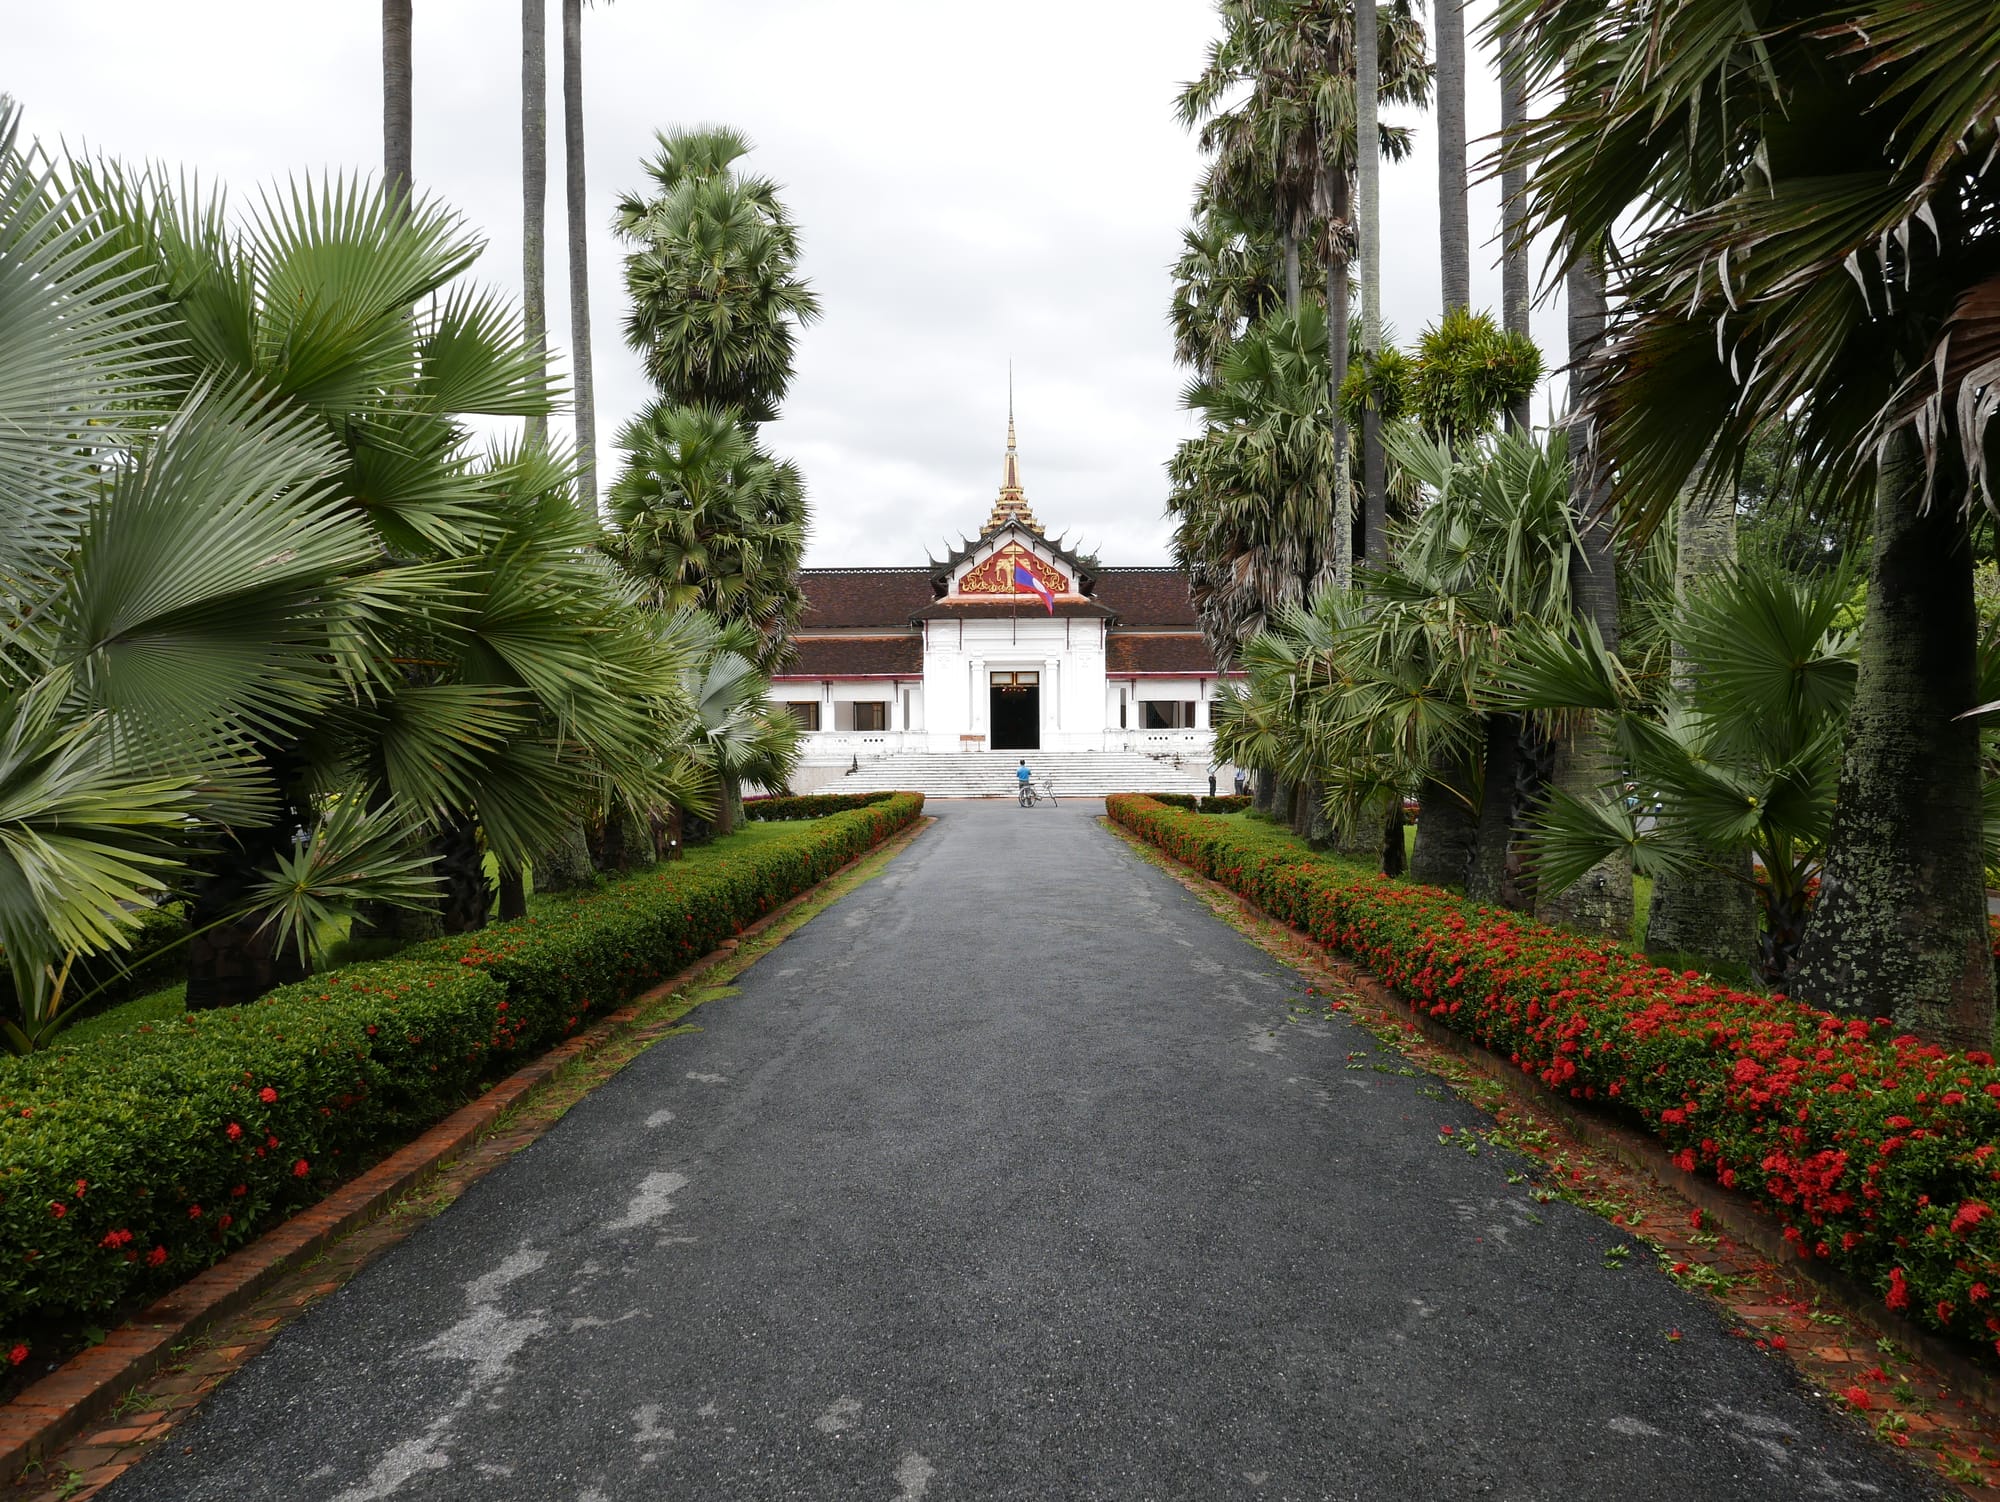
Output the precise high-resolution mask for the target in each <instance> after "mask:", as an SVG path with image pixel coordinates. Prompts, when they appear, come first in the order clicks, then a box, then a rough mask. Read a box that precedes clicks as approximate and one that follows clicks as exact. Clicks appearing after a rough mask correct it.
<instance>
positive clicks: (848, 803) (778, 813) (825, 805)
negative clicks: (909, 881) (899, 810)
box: [743, 793, 897, 819]
mask: <svg viewBox="0 0 2000 1502" xmlns="http://www.w3.org/2000/svg"><path fill="white" fill-rule="evenodd" d="M896 796H897V795H896V794H894V793H801V794H800V795H799V796H797V797H796V798H745V799H744V800H743V817H744V818H746V819H823V818H825V817H826V816H827V815H828V814H844V813H847V812H849V811H850V810H852V809H857V808H872V807H874V806H875V805H876V804H878V803H885V802H887V801H888V800H889V799H891V798H894V797H896Z"/></svg>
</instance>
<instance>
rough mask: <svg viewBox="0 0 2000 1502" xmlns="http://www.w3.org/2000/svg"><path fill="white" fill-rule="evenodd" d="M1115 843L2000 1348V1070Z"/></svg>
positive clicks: (1431, 911) (1604, 957)
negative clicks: (1378, 987) (1272, 925)
mask: <svg viewBox="0 0 2000 1502" xmlns="http://www.w3.org/2000/svg"><path fill="white" fill-rule="evenodd" d="M1105 806H1106V811H1107V813H1108V814H1109V815H1110V817H1111V818H1112V819H1113V820H1115V821H1116V822H1117V823H1119V824H1121V825H1123V826H1124V827H1125V828H1127V829H1130V830H1131V831H1132V832H1133V833H1134V834H1136V835H1138V836H1139V837H1141V838H1142V839H1145V840H1146V841H1148V842H1149V843H1151V844H1154V845H1157V846H1158V847H1159V848H1160V849H1162V850H1164V851H1165V852H1166V853H1167V854H1169V855H1171V856H1173V857H1174V858H1175V859H1176V860H1178V861H1180V862H1182V863H1183V864H1184V865H1187V866H1189V867H1191V868H1192V869H1194V870H1195V871H1197V872H1199V873H1200V874H1201V875H1204V876H1207V877H1209V878H1211V879H1212V880H1214V881H1217V882H1219V883H1220V884H1221V885H1223V886H1225V887H1227V888H1229V889H1230V890H1231V891H1234V892H1236V893H1237V894H1238V895H1240V896H1242V897H1245V898H1247V899H1248V900H1249V901H1251V902H1252V903H1254V904H1255V905H1256V906H1257V907H1259V908H1261V909H1262V910H1263V911H1264V912H1266V913H1268V914H1269V915H1271V916H1272V917H1274V918H1277V919H1279V920H1280V921H1283V922H1287V923H1290V924H1292V925H1293V926H1295V927H1297V928H1300V929H1302V930H1304V931H1305V932H1306V933H1307V934H1308V935H1309V936H1310V937H1312V938H1313V939H1315V940H1316V941H1318V942H1319V943H1321V944H1323V945H1325V946H1327V947H1328V948H1330V949H1334V950H1338V951H1340V952H1342V953H1345V954H1348V955H1350V956H1353V957H1354V958H1355V959H1357V960H1359V961H1361V962H1362V963H1364V964H1365V965H1366V966H1367V967H1368V968H1369V969H1370V970H1372V971H1373V972H1374V973H1375V974H1376V975H1377V976H1378V977H1380V978H1381V979H1382V980H1383V981H1384V982H1385V983H1387V984H1388V985H1390V986H1393V987H1394V988H1395V989H1396V990H1398V991H1399V992H1401V993H1402V994H1403V995H1404V996H1405V997H1406V998H1408V999H1409V1001H1410V1002H1411V1003H1412V1004H1413V1005H1415V1006H1416V1007H1417V1008H1418V1009H1420V1010H1421V1011H1423V1012H1425V1013H1427V1014H1428V1015H1429V1016H1431V1017H1432V1018H1434V1019H1436V1020H1437V1021H1439V1022H1441V1023H1443V1024H1444V1025H1445V1026H1448V1027H1450V1028H1451V1029H1453V1030H1454V1031H1456V1032H1459V1033H1463V1034H1465V1035H1467V1036H1469V1037H1471V1038H1473V1039H1474V1040H1475V1041H1477V1042H1479V1043H1481V1044H1482V1045H1484V1046H1485V1047H1486V1048H1488V1049H1490V1050H1492V1051H1493V1052H1494V1053H1496V1054H1498V1055H1500V1056H1501V1057H1502V1058H1505V1059H1508V1060H1510V1061H1511V1062H1512V1063H1513V1064H1514V1065H1516V1066H1517V1067H1518V1068H1520V1069H1521V1070H1523V1071H1524V1072H1526V1073H1528V1074H1531V1075H1534V1076H1535V1077H1537V1078H1538V1079H1539V1080H1540V1081H1541V1082H1542V1084H1543V1085H1544V1086H1546V1087H1547V1088H1549V1089H1551V1090H1554V1091H1557V1092H1560V1093H1562V1094H1566V1095H1568V1096H1570V1097H1572V1098H1575V1099H1579V1100H1587V1101H1593V1102H1596V1103H1598V1104H1599V1105H1601V1106H1604V1107H1608V1108H1610V1109H1612V1110H1614V1111H1616V1112H1620V1113H1623V1114H1625V1115H1627V1116H1629V1117H1630V1118H1632V1119H1634V1120H1635V1121H1637V1122H1638V1123H1640V1124H1642V1125H1643V1126H1644V1127H1645V1128H1646V1129H1647V1130H1648V1131H1649V1132H1650V1133H1651V1134H1652V1135H1654V1136H1655V1137H1657V1138H1658V1139H1660V1140H1661V1141H1663V1142H1664V1143H1665V1144H1666V1146H1667V1147H1668V1149H1669V1150H1670V1151H1671V1152H1672V1154H1673V1157H1674V1162H1675V1164H1676V1166H1678V1167H1680V1168H1681V1169H1683V1170H1686V1171H1690V1172H1706V1173H1708V1174H1711V1175H1713V1176H1714V1177H1715V1178H1716V1179H1717V1180H1718V1181H1719V1182H1720V1183H1721V1184H1722V1185H1723V1186H1724V1187H1725V1188H1729V1189H1734V1190H1736V1191H1738V1192H1740V1193H1745V1194H1747V1195H1749V1196H1751V1197H1752V1198H1754V1199H1756V1200H1758V1201H1760V1202H1762V1203H1763V1204H1764V1205H1765V1206H1767V1207H1768V1208H1769V1209H1770V1210H1772V1211H1773V1213H1774V1214H1775V1215H1776V1217H1777V1218H1778V1220H1779V1221H1780V1223H1781V1226H1782V1230H1783V1235H1784V1238H1785V1240H1786V1242H1787V1243H1788V1244H1789V1245H1790V1246H1791V1247H1792V1249H1793V1251H1794V1252H1795V1253H1796V1255H1798V1256H1799V1257H1801V1258H1806V1259H1811V1260H1817V1261H1821V1262H1824V1263H1826V1264H1827V1265H1829V1266H1831V1267H1834V1268H1837V1269H1839V1270H1840V1271H1842V1272H1844V1273H1846V1274H1847V1275H1849V1276H1851V1277H1853V1278H1855V1279H1857V1280H1859V1281H1861V1282H1862V1283H1864V1284H1866V1285H1867V1286H1868V1287H1869V1288H1871V1289H1872V1290H1873V1291H1874V1292H1875V1293H1876V1294H1877V1295H1878V1296H1879V1297H1881V1298H1882V1299H1883V1300H1884V1302H1886V1303H1887V1304H1888V1306H1889V1307H1890V1308H1891V1309H1894V1310H1897V1311H1899V1312H1901V1313H1903V1314H1904V1315H1906V1317H1908V1318H1911V1319H1913V1320H1914V1321H1916V1322H1917V1323H1918V1324H1920V1325H1922V1326H1925V1327H1928V1328H1930V1329H1933V1330H1938V1331H1942V1332H1944V1333H1946V1334H1948V1335H1951V1336H1954V1337H1957V1338H1961V1339H1964V1340H1968V1341H1977V1342H1980V1343H1982V1344H1984V1343H1987V1342H1992V1343H1993V1346H1994V1347H1995V1348H1996V1349H2000V1339H1996V1337H2000V1299H1996V1297H1995V1291H1996V1290H2000V1217H1996V1215H1995V1213H1994V1200H1995V1199H1996V1198H2000V1190H1996V1188H1995V1183H1996V1181H2000V1069H1996V1068H1995V1067H1994V1061H1993V1058H1992V1056H1991V1055H1990V1054H1987V1053H1985V1052H1968V1053H1963V1054H1961V1053H1954V1052H1950V1051H1948V1050H1946V1049H1943V1048H1939V1047H1936V1046H1934V1045H1928V1044H1923V1043H1920V1042H1919V1041H1918V1040H1917V1039H1915V1038H1913V1037H1909V1036H1893V1035H1892V1029H1891V1027H1890V1024H1889V1023H1888V1022H1887V1021H1886V1020H1884V1019H1877V1020H1876V1021H1874V1022H1861V1021H1854V1020H1850V1019H1846V1018H1841V1017H1836V1016H1833V1015H1831V1014H1829V1013H1826V1012H1821V1011H1818V1010H1816V1009H1814V1008H1812V1007H1808V1006H1804V1005H1802V1004H1800V1003H1798V1002H1794V1001H1791V1000H1789V999H1787V998H1785V997H1783V996H1759V995H1755V994H1751V993H1748V992H1743V991H1737V990H1733V989H1730V988H1729V987H1726V986H1720V985H1715V984H1713V983H1710V982H1708V981H1705V980H1704V979H1703V978H1702V977H1700V976H1699V975H1697V974H1696V973H1695V972H1693V971H1682V972H1675V971H1672V970H1668V969H1665V968H1663V967H1661V966H1657V965H1654V964H1653V963H1651V962H1650V961H1649V960H1647V959H1646V958H1645V957H1644V956H1643V955H1639V954H1635V953H1633V952H1632V951H1631V950H1629V949H1626V948H1624V947H1622V946H1620V945H1617V944H1613V943H1610V942H1609V941H1605V940H1597V939H1586V938H1582V937H1579V936H1578V935H1576V934H1572V933H1567V932H1564V931H1562V930H1559V929H1554V928H1550V927H1547V926H1545V925H1542V924H1538V923H1535V922H1533V921H1532V920H1530V919H1528V918H1525V917H1523V916H1522V915H1521V914H1518V913H1512V912H1507V911H1505V910H1502V909H1496V908H1489V907H1483V906H1480V905H1478V904H1475V903H1471V902H1467V901H1465V900H1463V899H1461V898H1458V897H1456V896H1454V895H1452V894H1451V893H1449V892H1445V891H1442V890H1440V889H1437V888H1434V887H1420V886H1413V885H1410V884H1408V883H1404V882H1400V881H1392V880H1391V879H1389V878H1387V877H1383V876H1379V875H1374V874H1372V873H1368V872H1366V871H1364V870H1362V869H1360V868H1358V867H1355V866H1351V865H1346V864H1344V863H1341V862H1338V861H1336V860H1333V859H1331V858H1328V857H1324V856H1318V855H1315V854H1313V853H1312V852H1310V851H1307V850H1304V849H1302V848H1301V847H1300V846H1298V845H1297V844H1295V843H1293V842H1291V841H1289V840H1287V839H1285V838H1284V837H1283V836H1281V835H1279V834H1277V832H1275V831H1266V830H1261V829H1258V828H1256V827H1254V826H1252V827H1245V826H1244V825H1243V824H1241V823H1240V822H1233V821H1223V820H1218V819H1214V818H1210V817H1205V816H1202V815H1189V814H1185V813H1181V812H1179V811H1177V810H1174V809H1170V808H1166V807H1164V806H1162V805H1161V804H1160V803H1158V802H1157V801H1156V800H1154V799H1150V798H1146V797H1142V796H1135V795H1117V796H1114V797H1111V798H1108V799H1106V800H1105Z"/></svg>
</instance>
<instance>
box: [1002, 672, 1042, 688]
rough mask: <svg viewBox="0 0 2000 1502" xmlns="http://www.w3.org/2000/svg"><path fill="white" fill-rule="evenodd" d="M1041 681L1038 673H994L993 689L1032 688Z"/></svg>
mask: <svg viewBox="0 0 2000 1502" xmlns="http://www.w3.org/2000/svg"><path fill="white" fill-rule="evenodd" d="M1041 681H1042V675H1041V674H1040V673H995V674H994V675H993V686H994V687H995V688H1034V687H1035V686H1036V685H1037V684H1039V683H1040V682H1041Z"/></svg>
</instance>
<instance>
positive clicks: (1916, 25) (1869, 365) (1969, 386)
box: [1496, 0, 2000, 1047]
mask: <svg viewBox="0 0 2000 1502" xmlns="http://www.w3.org/2000/svg"><path fill="white" fill-rule="evenodd" d="M1991 20H1992V18H1991V15H1990V12H1989V11H1988V8H1987V7H1985V6H1982V5H1977V4H1968V3H1954V4H1931V3H1919V0H1842V3H1834V0H1798V3H1794V4H1786V5H1782V6H1772V7H1738V8H1735V9H1731V8H1727V7H1683V8H1680V9H1676V10H1672V11H1670V12H1661V11H1659V10H1658V9H1657V8H1656V7H1650V6H1643V5H1639V4H1634V3H1624V0H1614V3H1610V4H1605V3H1601V0H1505V3H1504V4H1503V5H1502V7H1501V10H1500V13H1499V15H1498V17H1497V18H1496V24H1498V25H1500V26H1501V27H1503V28H1505V29H1508V30H1511V31H1512V32H1513V33H1514V34H1515V36H1516V37H1517V38H1519V40H1520V43H1521V48H1520V55H1521V57H1522V59H1523V62H1524V73H1525V75H1526V77H1525V82H1526V83H1527V86H1528V87H1529V88H1530V90H1534V89H1536V88H1538V87H1541V86H1549V85H1553V84H1554V83H1555V82H1557V81H1558V80H1564V79H1566V80H1568V82H1569V84H1570V87H1568V88H1567V89H1566V90H1565V91H1564V102H1563V104H1562V105H1561V106H1559V107H1558V108H1557V109H1555V110H1554V111H1552V112H1551V113H1550V114H1549V115H1548V116H1546V117H1544V118H1543V119H1541V120H1538V121H1536V122H1534V123H1533V124H1532V125H1531V126H1529V127H1527V128H1525V129H1524V130H1523V132H1522V133H1521V136H1520V137H1519V139H1518V141H1517V142H1516V143H1515V146H1514V147H1513V148H1512V154H1513V155H1515V156H1516V157H1517V158H1518V159H1519V160H1520V161H1521V162H1522V164H1523V165H1527V166H1531V167H1533V168H1534V176H1533V179H1532V183H1531V186H1530V189H1529V191H1528V195H1527V199H1526V203H1527V209H1528V221H1527V222H1528V227H1529V228H1530V229H1533V230H1544V229H1545V230H1547V231H1549V232H1550V233H1551V234H1552V235H1553V237H1554V239H1555V242H1556V244H1557V247H1558V254H1559V255H1560V257H1561V258H1562V261H1563V263H1564V264H1576V263H1581V262H1584V261H1585V260H1586V259H1587V258H1588V257H1589V256H1591V255H1592V254H1594V253H1595V250H1596V248H1597V247H1599V246H1601V245H1602V244H1603V243H1604V242H1605V240H1606V238H1607V236H1608V235H1610V234H1611V233H1612V232H1613V230H1614V229H1617V230H1618V232H1619V234H1620V244H1619V248H1620V263H1619V265H1620V271H1619V282H1618V287H1617V292H1618V307H1619V313H1618V318H1617V322H1616V323H1615V325H1614V326H1613V327H1612V329H1611V330H1610V335H1609V339H1608V341H1607V344H1606V348H1605V351H1604V356H1603V359H1602V362H1601V363H1602V366H1603V377H1602V379H1601V380H1599V381H1598V382H1596V384H1595V386H1594V389H1593V391H1592V392H1591V395H1590V410H1589V414H1588V415H1589V417H1590V419H1591V420H1592V421H1594V422H1595V424H1596V427H1597V431H1598V432H1599V433H1600V434H1601V435H1602V440H1603V443H1604V444H1605V446H1606V449H1607V451H1608V452H1610V453H1614V454H1616V456H1617V459H1618V475H1619V484H1620V486H1621V489H1622V490H1623V492H1624V497H1625V501H1626V503H1627V506H1628V509H1629V510H1630V511H1631V512H1632V514H1633V515H1634V516H1635V517H1636V518H1637V519H1638V520H1639V521H1640V522H1641V523H1642V524H1650V523H1653V522H1656V521H1657V520H1659V519H1660V518H1662V517H1664V516H1665V515H1667V514H1668V512H1669V508H1670V507H1671V505H1672V504H1673V501H1674V499H1675V497H1676V496H1678V495H1679V494H1680V493H1681V491H1682V490H1683V489H1684V487H1685V485H1686V483H1687V481H1688V480H1689V478H1690V477H1691V476H1700V477H1719V476H1723V475H1726V474H1728V473H1729V472H1730V471H1731V470H1733V468H1734V467H1735V466H1736V464H1737V463H1738V462H1739V461H1740V459H1741V457H1742V456H1743V455H1744V453H1745V452H1746V450H1747V449H1748V447H1749V445H1750V443H1751V441H1752V437H1753V435H1754V434H1755V432H1756V430H1757V429H1758V428H1759V427H1760V426H1761V425H1763V424H1766V423H1769V422H1771V421H1774V420H1778V419H1781V418H1782V420H1784V421H1785V422H1786V423H1787V425H1788V427H1789V430H1790V432H1791V434H1792V436H1793V438H1794V441H1795V443H1796V445H1797V450H1798V457H1799V461H1800V465H1801V468H1802V471H1803V472H1804V473H1806V474H1807V475H1809V476H1811V477H1812V478H1813V482H1814V484H1815V486H1816V488H1817V489H1818V490H1819V491H1820V492H1821V493H1822V494H1823V495H1824V496H1825V497H1826V498H1828V499H1829V500H1830V501H1832V502H1834V503H1836V504H1839V505H1844V506H1845V507H1846V508H1847V510H1848V512H1849V513H1850V514H1851V515H1856V516H1859V515H1862V514H1865V513H1867V512H1868V511H1869V510H1870V509H1871V508H1872V510H1873V515H1874V533H1873V537H1874V541H1873V550H1874V551H1873V559H1872V563H1871V571H1870V577H1869V585H1868V604H1867V617H1866V618H1867V628H1866V632H1865V634H1864V638H1863V642H1862V647H1861V668H1860V676H1859V682H1858V684H1857V688H1856V693H1855V700H1854V707H1853V711H1852V715H1851V721H1850V733H1849V736H1848V745H1847V755H1846V758H1845V761H1844V764H1843V771H1842V783H1841V790H1840V796H1839V801H1838V807H1837V812H1836V815H1835V828H1834V832H1833V836H1832V846H1831V853H1830V856H1829V859H1828V863H1827V873H1826V878H1825V887H1824V895H1823V898H1822V900H1821V903H1820V906H1819V909H1818V912H1817V913H1816V915H1815V918H1814V921H1813V924H1812V928H1811V931H1810V932H1809V934H1808V936H1807V939H1806V946H1805V951H1804V953H1803V955H1802V957H1801V961H1800V965H1799V969H1798V973H1797V976H1796V977H1795V979H1794V982H1793V989H1794V991H1795V992H1796V993H1797V994H1799V995H1801V996H1803V997H1806V998H1808V999H1811V1000H1814V1001H1818V1002H1821V1003H1823V1004H1828V1005H1839V1006H1849V1007H1854V1008H1856V1009H1858V1010H1861V1011H1864V1012H1867V1013H1870V1014H1876V1013H1887V1014H1891V1015H1894V1016H1896V1017H1897V1018H1898V1019H1899V1020H1900V1021H1901V1022H1902V1023H1903V1024H1904V1026H1906V1027H1908V1028H1910V1029H1911V1030H1913V1031H1917V1032H1920V1033H1923V1034H1924V1035H1926V1036H1929V1037H1934V1038H1941V1039H1948V1040H1951V1041H1957V1042H1965V1043H1973V1044H1975V1045H1976V1046H1982V1047H1983V1046H1985V1045H1986V1044H1987V1042H1988V1041H1989V1039H1990V1035H1991V1033H1992V1026H1993V1000H1994V994H1993V977H1992V961H1991V957H1990V952H1989V947H1988V945H1987V943H1986V938H1985V927H1986V909H1985V871H1984V864H1983V861H1982V859H1981V845H1980V826H1981V818H1980V756H1979V739H1978V737H1979V730H1978V724H1977V722H1976V721H1975V720H1971V719H1966V718H1962V716H1964V715H1965V713H1966V712H1967V711H1968V710H1969V709H1970V708H1972V707H1973V706H1974V704H1975V703H1976V702H1977V701H1976V699H1975V698H1974V695H1975V693H1976V691H1977V690H1976V678H1977V672H1978V664H1977V658H1976V653H1975V650H1974V647H1975V642H1976V634H1977V633H1976V629H1975V613H1974V609H1973V604H1972V592H1971V573H1972V546H1971V540H1970V537H1969V535H1968V530H1967V527H1966V525H1965V518H1966V515H1967V512H1968V509H1969V507H1970V506H1971V504H1972V503H1973V502H1974V501H1976V500H1980V499H1987V500H1989V501H1990V500H1991V497H1992V492H1993V485H1992V481H1991V478H1990V472H1989V469H1988V464H1989V453H1990V446H1989V441H1988V440H1989V433H1990V425H1991V421H1992V417H1993V415H1994V412H1995V409H1996V406H2000V403H1996V402H1995V401H1994V400H1993V398H1992V391H1993V388H1994V376H1993V367H1992V355H1991V352H1990V351H1991V349H1992V348H1993V345H1994V341H1995V339H1996V338H2000V297H1996V296H1995V294H1994V291H1993V288H1994V286H1995V285H1996V278H2000V237H1996V236H1995V235H1994V234H1993V232H1992V227H1993V226H1994V224H1996V223H2000V178H1996V175H1995V174H1994V172H1993V170H1992V164H1993V158H1994V147H1995V142H1996V139H2000V125H1996V121H1995V117H1996V113H2000V110H1996V94H1995V90H1996V88H2000V84H1996V83H1995V80H1996V78H2000V32H1996V30H1995V28H1994V27H1993V26H1992V24H1991ZM1694 58H1700V59H1703V60H1704V62H1703V63H1702V65H1701V66H1698V67H1690V66H1687V63H1688V60H1690V59H1694Z"/></svg>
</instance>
